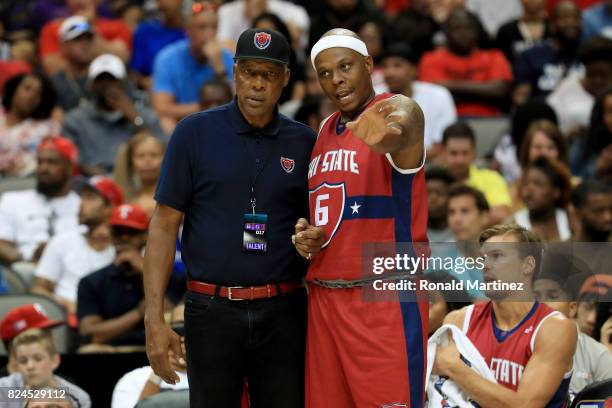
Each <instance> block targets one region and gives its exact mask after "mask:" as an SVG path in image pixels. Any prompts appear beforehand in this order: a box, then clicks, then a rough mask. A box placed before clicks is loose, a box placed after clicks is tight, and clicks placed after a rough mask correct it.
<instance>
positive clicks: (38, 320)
mask: <svg viewBox="0 0 612 408" xmlns="http://www.w3.org/2000/svg"><path fill="white" fill-rule="evenodd" d="M63 323H64V322H62V321H60V320H51V319H49V318H48V317H47V315H46V312H45V309H43V307H42V306H41V305H40V304H38V303H29V304H26V305H22V306H18V307H16V308H14V309H12V310H11V311H9V312H8V313H7V314H6V316H5V317H4V319H2V321H1V322H0V338H1V339H2V343H3V344H4V348H5V349H6V351H7V354H8V365H7V366H6V371H5V369H4V368H1V369H0V377H4V376H6V375H8V374H12V373H13V372H15V371H16V367H15V364H16V362H15V361H14V356H13V353H11V343H12V341H13V339H14V338H15V337H17V336H18V335H19V334H20V333H23V332H24V331H26V330H29V329H51V328H53V327H56V326H59V325H60V324H63Z"/></svg>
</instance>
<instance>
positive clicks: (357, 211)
mask: <svg viewBox="0 0 612 408" xmlns="http://www.w3.org/2000/svg"><path fill="white" fill-rule="evenodd" d="M393 96H394V95H392V94H389V93H385V94H381V95H378V96H376V98H374V99H373V100H372V102H371V103H370V105H369V106H371V105H372V104H374V103H376V102H378V101H380V100H383V99H387V98H391V97H393ZM366 109H367V108H366ZM339 119H340V112H336V113H334V114H332V115H331V116H330V117H329V118H327V119H326V120H325V121H324V122H323V124H322V126H321V129H320V130H319V136H318V139H317V142H316V144H315V146H314V149H313V151H312V156H311V161H310V167H309V171H308V187H309V190H310V223H311V224H313V225H315V226H319V227H321V228H322V229H323V231H324V232H325V244H324V248H323V251H321V253H320V254H319V255H318V256H317V257H316V258H315V259H314V260H313V261H312V263H311V265H310V268H309V270H308V275H307V279H308V280H312V279H321V280H335V279H345V280H354V279H360V278H362V277H363V276H364V275H363V274H362V270H361V248H362V244H364V243H394V242H424V243H426V242H427V189H426V186H425V174H424V170H423V165H422V164H421V166H420V167H418V168H415V169H409V170H402V169H399V168H398V167H397V166H395V164H394V163H393V160H392V159H391V155H390V154H387V155H382V154H379V153H375V152H373V151H372V149H371V148H370V147H369V146H368V145H367V144H365V143H364V142H363V141H361V139H359V138H357V137H356V136H354V135H353V134H352V132H351V131H350V130H349V129H347V128H345V127H344V126H342V125H341V124H340V123H339ZM424 161H425V154H423V162H424Z"/></svg>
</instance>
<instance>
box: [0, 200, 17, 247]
mask: <svg viewBox="0 0 612 408" xmlns="http://www.w3.org/2000/svg"><path fill="white" fill-rule="evenodd" d="M12 210H14V209H12V208H11V204H10V201H9V200H7V197H6V195H5V196H3V197H0V239H3V240H6V241H11V242H15V241H16V239H17V225H16V223H15V218H14V217H13V216H11V211H12Z"/></svg>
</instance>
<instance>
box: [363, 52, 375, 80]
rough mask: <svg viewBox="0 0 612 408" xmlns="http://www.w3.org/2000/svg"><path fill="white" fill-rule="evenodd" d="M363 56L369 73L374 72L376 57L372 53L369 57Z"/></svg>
mask: <svg viewBox="0 0 612 408" xmlns="http://www.w3.org/2000/svg"><path fill="white" fill-rule="evenodd" d="M363 58H364V60H365V64H366V68H367V70H368V73H369V74H370V75H371V74H372V72H374V59H373V58H372V56H371V55H368V56H367V57H363Z"/></svg>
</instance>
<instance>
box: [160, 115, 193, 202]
mask: <svg viewBox="0 0 612 408" xmlns="http://www.w3.org/2000/svg"><path fill="white" fill-rule="evenodd" d="M190 119H191V118H187V119H184V120H182V121H181V122H179V123H178V125H177V126H176V128H175V129H174V132H173V133H172V136H171V138H170V143H169V144H168V149H167V150H166V154H165V155H164V160H163V162H162V168H161V172H160V175H159V180H158V182H157V190H156V192H155V200H156V201H157V202H158V203H159V204H164V205H167V206H169V207H172V208H174V209H175V210H178V211H180V212H183V213H184V212H185V210H186V209H187V207H188V205H189V202H190V200H191V194H192V191H193V185H194V183H193V174H192V165H191V163H192V159H191V158H192V154H193V153H194V147H193V146H192V140H193V138H192V129H191V126H190V122H191V120H190Z"/></svg>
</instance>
